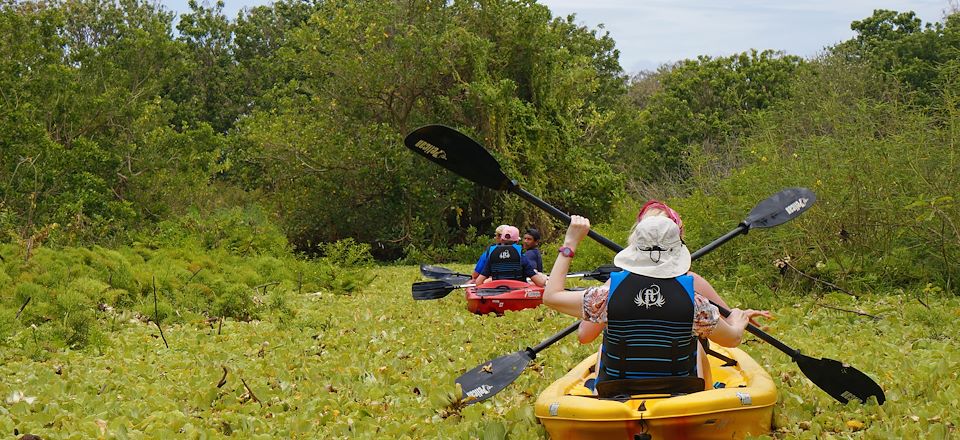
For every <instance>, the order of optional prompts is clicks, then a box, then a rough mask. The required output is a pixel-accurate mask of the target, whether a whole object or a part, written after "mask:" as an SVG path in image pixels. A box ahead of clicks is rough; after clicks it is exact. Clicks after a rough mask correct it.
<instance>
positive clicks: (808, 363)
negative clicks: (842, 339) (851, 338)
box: [793, 354, 887, 404]
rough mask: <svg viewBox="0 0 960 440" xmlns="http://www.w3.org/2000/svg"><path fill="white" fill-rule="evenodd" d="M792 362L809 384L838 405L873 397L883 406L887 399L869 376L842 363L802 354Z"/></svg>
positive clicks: (863, 400) (864, 400)
mask: <svg viewBox="0 0 960 440" xmlns="http://www.w3.org/2000/svg"><path fill="white" fill-rule="evenodd" d="M793 360H794V361H796V362H797V366H799V367H800V371H802V372H803V374H805V375H806V376H807V378H808V379H810V381H811V382H813V383H814V384H816V385H817V386H818V387H820V389H822V390H823V391H826V393H827V394H829V395H830V396H831V397H833V398H834V399H837V400H839V401H840V403H847V402H848V401H851V400H857V401H860V402H861V403H863V402H866V401H867V399H868V398H869V397H870V396H874V397H876V398H877V403H879V404H883V402H884V400H886V399H887V398H886V396H884V395H883V389H882V388H880V385H878V384H877V383H876V382H874V381H873V379H871V378H870V376H867V375H866V374H864V373H863V372H861V371H860V370H857V369H856V368H853V367H851V366H849V365H845V364H843V363H842V362H839V361H835V360H833V359H814V358H812V357H810V356H804V355H802V354H797V355H796V356H794V358H793Z"/></svg>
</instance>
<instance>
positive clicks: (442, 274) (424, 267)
mask: <svg viewBox="0 0 960 440" xmlns="http://www.w3.org/2000/svg"><path fill="white" fill-rule="evenodd" d="M420 275H423V276H425V277H427V278H433V279H435V280H443V281H449V282H450V283H452V284H463V283H465V282H467V281H469V280H470V275H467V274H465V273H460V272H454V271H453V270H450V269H447V268H446V267H441V266H431V265H429V264H421V265H420Z"/></svg>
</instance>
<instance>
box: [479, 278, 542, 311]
mask: <svg viewBox="0 0 960 440" xmlns="http://www.w3.org/2000/svg"><path fill="white" fill-rule="evenodd" d="M466 299H467V310H469V311H471V312H473V313H476V314H478V315H486V314H488V313H496V314H497V315H503V314H504V312H506V311H507V310H512V311H518V310H524V309H532V308H534V307H537V306H539V305H540V304H541V303H543V287H539V286H537V285H535V284H530V283H527V282H525V281H515V280H493V281H488V282H486V283H483V285H482V286H477V287H468V288H467V289H466Z"/></svg>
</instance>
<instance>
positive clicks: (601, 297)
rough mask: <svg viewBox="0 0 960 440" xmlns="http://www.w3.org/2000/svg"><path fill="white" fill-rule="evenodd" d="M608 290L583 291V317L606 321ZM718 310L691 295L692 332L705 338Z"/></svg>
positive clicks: (714, 323) (712, 326)
mask: <svg viewBox="0 0 960 440" xmlns="http://www.w3.org/2000/svg"><path fill="white" fill-rule="evenodd" d="M609 296H610V291H609V288H608V287H607V286H599V287H591V288H589V289H587V290H586V291H584V293H583V319H584V320H585V321H589V322H595V323H598V324H603V323H606V322H607V298H608V297H609ZM719 319H720V310H719V309H717V306H715V305H713V304H710V300H708V299H706V298H704V297H703V296H702V295H700V294H699V293H695V294H694V295H693V329H692V330H693V334H695V335H696V336H697V337H698V338H706V337H707V336H709V335H710V332H712V331H713V329H714V328H715V327H716V326H717V320H719Z"/></svg>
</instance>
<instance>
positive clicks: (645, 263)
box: [543, 216, 765, 392]
mask: <svg viewBox="0 0 960 440" xmlns="http://www.w3.org/2000/svg"><path fill="white" fill-rule="evenodd" d="M589 229H590V222H589V220H587V219H586V218H583V217H580V216H571V222H570V227H569V228H568V229H567V235H566V238H565V240H564V246H563V247H561V248H560V255H558V257H557V260H556V262H555V263H554V266H553V270H552V271H551V274H550V275H551V276H550V280H549V282H548V283H547V286H546V288H545V289H544V295H543V304H544V305H546V306H547V307H550V308H552V309H555V310H557V311H560V312H563V313H566V314H569V315H571V316H576V317H581V318H583V320H584V321H589V322H590V323H592V324H598V325H593V326H592V328H594V329H595V328H597V327H603V326H605V327H606V328H605V329H604V331H603V342H602V344H601V350H602V354H601V358H600V361H599V363H598V365H597V371H598V377H597V381H596V383H597V384H603V383H604V382H607V383H606V385H605V388H607V391H611V390H612V391H615V392H616V391H623V390H624V389H623V388H621V387H627V388H629V387H630V386H632V385H628V384H625V383H622V382H620V380H622V379H647V378H658V377H659V378H668V377H670V378H679V379H681V380H683V381H684V382H685V383H686V384H687V385H685V388H684V389H689V386H691V383H692V385H693V386H699V387H701V388H700V389H703V388H702V387H703V386H704V384H705V383H711V381H710V367H709V363H708V362H707V359H706V355H705V353H704V351H703V349H702V347H699V345H698V344H697V343H696V339H695V338H697V337H700V338H703V337H709V338H710V339H711V340H713V341H715V342H717V343H719V344H720V345H723V346H726V347H735V346H737V345H738V344H739V343H740V339H741V337H742V336H743V332H744V329H745V328H746V326H747V323H748V322H749V320H750V318H751V317H754V316H761V315H764V313H765V312H761V311H756V310H740V309H733V310H731V312H730V315H729V316H728V318H727V319H728V320H729V321H724V320H723V319H720V314H719V311H718V310H717V308H716V307H715V306H713V305H712V304H710V302H709V301H708V300H707V299H706V298H704V297H703V296H702V295H700V294H699V293H695V292H694V288H693V284H694V277H693V276H691V275H689V274H688V271H689V269H690V260H691V257H690V252H689V250H688V249H687V248H686V246H685V245H684V244H683V240H682V239H681V238H680V229H679V225H678V224H676V223H674V222H673V221H672V220H671V219H669V218H667V217H663V216H651V217H646V218H643V219H642V220H640V221H638V222H637V223H636V224H635V225H634V227H633V229H632V231H631V234H630V237H629V239H628V245H627V247H626V248H624V249H623V250H622V251H620V252H619V253H617V255H616V257H615V258H614V264H615V265H616V266H617V267H620V268H622V269H623V271H621V272H618V273H615V274H612V275H611V278H610V280H608V281H607V283H605V284H604V285H603V286H600V287H594V288H589V289H587V290H586V291H583V292H577V291H570V290H565V289H564V284H565V277H563V275H564V274H565V273H566V271H567V270H568V269H569V267H570V260H571V259H572V258H573V256H574V255H575V250H576V249H575V248H576V246H577V245H578V244H579V243H580V241H582V240H583V238H584V237H586V235H587V232H589ZM764 316H765V315H764ZM698 376H699V377H702V379H703V380H700V379H699V378H698ZM684 378H693V379H692V381H691V380H686V379H684ZM632 383H633V382H631V384H632ZM670 386H673V385H670Z"/></svg>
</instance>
